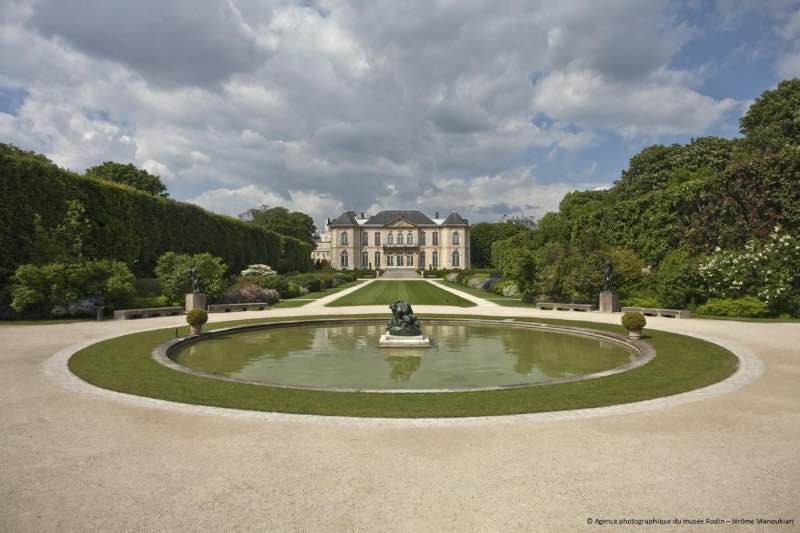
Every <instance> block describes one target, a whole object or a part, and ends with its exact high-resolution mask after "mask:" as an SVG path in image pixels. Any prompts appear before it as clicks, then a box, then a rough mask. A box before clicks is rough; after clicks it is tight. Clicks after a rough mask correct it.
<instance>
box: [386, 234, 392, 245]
mask: <svg viewBox="0 0 800 533" xmlns="http://www.w3.org/2000/svg"><path fill="white" fill-rule="evenodd" d="M386 243H387V244H394V233H391V232H390V233H389V235H387V236H386Z"/></svg>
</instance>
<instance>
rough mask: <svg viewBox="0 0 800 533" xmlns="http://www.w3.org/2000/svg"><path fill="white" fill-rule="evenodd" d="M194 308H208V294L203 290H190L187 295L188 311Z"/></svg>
mask: <svg viewBox="0 0 800 533" xmlns="http://www.w3.org/2000/svg"><path fill="white" fill-rule="evenodd" d="M192 309H202V310H203V311H205V310H206V295H205V294H203V293H202V292H190V293H189V294H187V295H186V312H187V313H188V312H189V311H191V310H192Z"/></svg>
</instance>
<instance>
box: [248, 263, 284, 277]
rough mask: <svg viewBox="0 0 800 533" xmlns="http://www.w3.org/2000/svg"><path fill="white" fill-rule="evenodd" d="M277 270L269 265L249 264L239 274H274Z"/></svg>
mask: <svg viewBox="0 0 800 533" xmlns="http://www.w3.org/2000/svg"><path fill="white" fill-rule="evenodd" d="M276 274H277V272H275V271H274V270H272V267H271V266H269V265H250V266H248V267H247V268H246V269H244V270H242V272H241V273H240V275H241V276H274V275H276Z"/></svg>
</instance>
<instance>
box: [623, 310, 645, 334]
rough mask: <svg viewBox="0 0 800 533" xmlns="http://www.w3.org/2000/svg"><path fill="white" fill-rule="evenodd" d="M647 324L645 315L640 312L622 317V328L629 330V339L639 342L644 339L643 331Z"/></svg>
mask: <svg viewBox="0 0 800 533" xmlns="http://www.w3.org/2000/svg"><path fill="white" fill-rule="evenodd" d="M646 324H647V320H646V319H645V318H644V315H643V314H642V313H640V312H638V311H634V312H629V313H625V314H624V315H622V326H623V327H624V328H625V329H627V330H628V338H629V339H633V340H639V339H641V338H642V330H643V329H644V327H645V325H646Z"/></svg>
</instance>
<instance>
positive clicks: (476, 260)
mask: <svg viewBox="0 0 800 533" xmlns="http://www.w3.org/2000/svg"><path fill="white" fill-rule="evenodd" d="M469 231H470V234H469V246H470V261H471V264H472V267H473V268H486V267H489V266H491V264H492V244H493V243H495V242H497V241H501V240H503V239H507V238H509V237H512V236H514V235H516V234H517V233H520V232H523V231H528V229H527V228H525V227H523V226H518V225H516V224H512V223H511V222H501V223H492V222H481V223H480V224H475V225H474V226H472V227H471V228H470V230H469Z"/></svg>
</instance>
